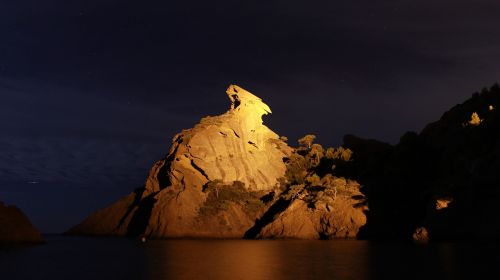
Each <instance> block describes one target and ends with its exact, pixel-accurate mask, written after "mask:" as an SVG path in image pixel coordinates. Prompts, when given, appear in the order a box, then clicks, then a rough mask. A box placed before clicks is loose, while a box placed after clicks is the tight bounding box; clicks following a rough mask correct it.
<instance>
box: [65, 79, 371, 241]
mask: <svg viewBox="0 0 500 280" xmlns="http://www.w3.org/2000/svg"><path fill="white" fill-rule="evenodd" d="M226 93H227V95H228V97H229V99H230V100H231V107H230V109H229V111H228V112H226V113H224V114H222V115H220V116H215V117H206V118H203V119H202V120H201V121H200V123H198V124H197V125H195V126H194V127H193V128H191V129H186V130H183V131H182V132H181V133H179V134H177V135H176V136H175V137H174V138H173V143H172V147H171V148H170V152H169V153H168V155H167V157H166V158H165V159H163V160H160V161H158V162H157V163H155V165H154V166H153V167H152V168H151V171H150V173H149V176H148V177H147V180H146V184H145V186H144V187H143V188H139V189H137V190H135V191H134V192H133V193H132V194H130V195H128V196H126V197H125V198H123V199H121V200H119V201H118V202H116V203H114V204H112V205H111V206H109V207H107V208H105V209H102V210H99V211H97V212H96V213H94V214H92V215H91V216H89V217H88V218H87V219H86V220H85V221H83V222H82V223H81V224H79V225H77V226H75V227H74V228H72V229H70V230H69V231H68V233H69V234H87V235H129V236H143V237H148V238H181V237H182V238H185V237H192V238H243V237H244V238H302V239H320V238H321V239H325V238H354V237H356V235H357V233H358V231H359V229H360V228H361V227H362V226H363V225H364V224H365V223H366V216H365V214H364V212H365V211H366V203H365V202H364V201H365V198H364V196H363V195H362V194H361V192H360V191H359V189H360V186H359V184H357V183H356V182H355V181H353V180H347V181H346V180H345V179H343V178H336V177H334V176H332V174H331V172H332V170H333V167H334V163H335V161H336V160H337V159H344V160H348V158H349V156H350V151H349V150H344V149H333V148H330V149H328V150H327V151H324V150H323V148H322V147H321V146H320V145H318V144H314V145H311V144H312V140H314V137H309V138H310V141H302V142H304V143H307V145H305V146H304V147H300V148H298V149H293V148H290V147H289V146H288V145H287V144H286V143H285V142H284V141H283V140H281V139H284V138H279V137H278V135H277V134H276V133H274V132H273V131H271V130H270V129H269V128H267V127H266V126H264V125H263V124H262V115H264V114H268V113H271V109H270V108H269V107H268V106H267V105H266V104H264V103H263V102H262V100H261V99H260V98H258V97H256V96H255V95H253V94H251V93H250V92H248V91H246V90H244V89H242V88H240V87H238V86H234V85H231V86H230V87H229V88H228V89H227V91H226ZM309 138H308V139H309ZM316 173H317V174H316ZM318 174H319V175H318ZM299 181H300V182H299Z"/></svg>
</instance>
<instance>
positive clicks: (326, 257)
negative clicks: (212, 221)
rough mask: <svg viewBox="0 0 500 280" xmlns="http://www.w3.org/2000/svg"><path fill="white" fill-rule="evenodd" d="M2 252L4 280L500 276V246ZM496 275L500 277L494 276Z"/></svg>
mask: <svg viewBox="0 0 500 280" xmlns="http://www.w3.org/2000/svg"><path fill="white" fill-rule="evenodd" d="M46 238H47V241H48V243H47V244H45V245H40V246H34V247H22V248H0V279H2V280H3V279H5V280H8V279H37V280H41V279H65V280H66V279H67V280H74V279H85V280H94V279H160V280H161V279H273V280H274V279H275V280H279V279H498V278H497V277H499V276H498V275H500V274H499V272H500V257H499V256H498V255H497V253H499V252H500V251H499V249H500V245H499V244H497V243H491V242H489V243H486V242H484V243H481V242H479V243H478V242H463V243H440V244H432V245H429V246H416V245H413V244H411V243H397V242H367V241H275V240H269V241H262V240H258V241H254V240H154V241H148V242H146V243H140V242H138V241H137V240H133V239H124V238H82V237H63V236H48V237H46ZM491 273H493V275H494V277H493V278H491V277H490V275H491Z"/></svg>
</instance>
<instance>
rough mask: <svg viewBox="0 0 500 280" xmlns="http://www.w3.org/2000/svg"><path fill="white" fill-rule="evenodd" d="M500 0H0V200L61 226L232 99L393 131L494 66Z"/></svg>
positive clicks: (389, 134) (320, 120)
mask: <svg viewBox="0 0 500 280" xmlns="http://www.w3.org/2000/svg"><path fill="white" fill-rule="evenodd" d="M499 15H500V2H499V1H498V0H477V1H465V0H442V1H439V0H433V1H428V0H421V1H405V0H397V1H356V0H351V1H334V0H324V1H312V0H308V1H293V0H287V1H270V0H268V1H261V3H257V1H248V2H244V1H201V0H192V1H178V2H173V1H133V2H132V1H123V0H122V1H110V0H108V1H106V0H99V1H98V0H94V1H91V0H86V1H83V0H77V1H62V0H61V1H53V0H45V1H40V0H29V1H23V0H16V1H2V3H1V4H0V201H4V202H7V203H8V204H17V205H18V206H19V207H21V208H22V209H23V210H24V211H25V213H26V214H28V216H29V217H30V218H31V219H32V221H33V222H34V224H35V225H36V226H38V227H39V228H40V229H41V230H42V231H43V232H61V231H63V230H66V229H67V228H68V227H70V226H72V225H74V224H76V223H78V222H80V221H81V220H82V219H83V218H84V217H85V216H87V215H88V214H89V213H91V212H93V211H95V210H96V209H98V208H102V207H104V206H106V205H108V204H109V203H110V202H112V201H115V200H117V199H118V198H119V197H121V196H123V195H125V194H127V193H129V192H131V191H132V190H133V189H134V188H136V187H140V186H142V184H143V182H144V180H145V178H146V175H147V172H148V169H149V168H150V167H151V166H152V164H153V162H154V161H155V160H157V159H160V158H161V157H162V156H164V155H165V154H166V153H167V152H168V149H169V146H170V141H171V138H172V136H173V135H174V134H175V133H176V132H179V131H180V130H181V129H183V128H189V127H192V126H193V125H194V124H195V123H196V122H197V121H198V120H199V119H200V118H201V117H203V116H206V115H216V114H220V113H223V112H224V111H226V110H227V109H228V107H229V100H228V99H227V97H226V95H225V89H226V87H227V86H228V85H229V84H230V83H235V84H237V85H240V86H242V87H243V88H245V89H247V90H249V91H251V92H253V93H255V94H256V95H258V96H259V97H261V98H262V99H263V100H264V101H265V102H266V103H267V104H268V105H269V106H270V107H271V109H272V110H273V115H271V116H266V117H265V123H266V124H267V125H268V126H269V127H270V128H272V129H273V130H274V131H276V132H277V133H278V134H280V135H286V136H288V137H289V138H290V143H291V144H295V141H296V139H297V138H298V137H299V136H301V135H304V134H306V133H314V134H316V135H317V137H318V138H317V139H318V142H320V143H321V144H323V145H324V146H334V145H339V144H340V143H341V141H342V136H343V135H344V134H347V133H351V134H355V135H358V136H361V137H365V138H376V139H380V140H384V141H387V142H391V143H396V142H397V141H398V139H399V136H401V135H402V134H403V133H404V132H405V131H407V130H414V131H420V130H421V129H422V128H423V126H424V125H425V124H426V123H428V122H430V121H433V120H436V119H438V118H439V117H440V115H441V114H442V113H443V112H444V111H446V110H447V109H449V108H450V107H452V106H453V105H455V104H457V103H460V102H462V101H464V100H465V99H466V98H468V97H469V96H470V95H471V94H472V93H473V92H474V91H478V90H480V89H481V88H483V87H486V86H490V85H492V84H493V83H495V82H498V81H499V80H500V78H499V77H500V16H499Z"/></svg>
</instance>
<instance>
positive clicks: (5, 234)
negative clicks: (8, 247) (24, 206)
mask: <svg viewBox="0 0 500 280" xmlns="http://www.w3.org/2000/svg"><path fill="white" fill-rule="evenodd" d="M41 242H43V238H42V236H41V235H40V232H38V230H37V229H36V228H35V227H34V226H33V225H32V224H31V222H30V221H29V219H28V218H27V217H26V216H25V215H24V214H23V212H22V211H21V210H19V208H17V207H15V206H7V205H4V204H3V203H2V202H0V244H2V243H41Z"/></svg>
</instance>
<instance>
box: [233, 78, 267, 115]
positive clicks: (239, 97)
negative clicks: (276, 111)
mask: <svg viewBox="0 0 500 280" xmlns="http://www.w3.org/2000/svg"><path fill="white" fill-rule="evenodd" d="M226 93H227V95H228V96H229V99H230V100H231V110H236V109H237V110H241V108H242V107H240V105H243V108H245V107H249V108H250V109H254V110H255V111H256V112H258V113H262V115H266V114H268V113H272V112H271V108H269V106H267V104H266V103H264V102H262V99H260V98H259V97H257V96H255V95H253V94H251V93H250V92H248V91H246V90H245V89H243V88H241V87H239V86H237V85H229V87H228V88H227V90H226ZM262 115H261V116H262Z"/></svg>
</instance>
